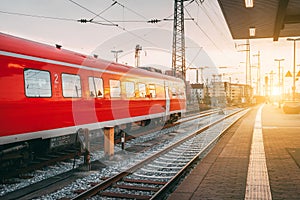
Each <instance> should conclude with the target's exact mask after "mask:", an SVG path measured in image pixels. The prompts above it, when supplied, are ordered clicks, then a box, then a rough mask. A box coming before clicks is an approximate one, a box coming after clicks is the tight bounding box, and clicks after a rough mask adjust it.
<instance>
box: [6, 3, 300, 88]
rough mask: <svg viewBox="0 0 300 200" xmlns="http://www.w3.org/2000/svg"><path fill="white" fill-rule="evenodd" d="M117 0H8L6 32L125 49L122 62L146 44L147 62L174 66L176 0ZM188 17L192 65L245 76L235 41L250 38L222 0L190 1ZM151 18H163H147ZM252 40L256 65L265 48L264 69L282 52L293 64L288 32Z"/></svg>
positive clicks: (89, 49) (94, 48)
mask: <svg viewBox="0 0 300 200" xmlns="http://www.w3.org/2000/svg"><path fill="white" fill-rule="evenodd" d="M114 2H115V1H112V0H26V1H24V0H2V1H1V4H0V32H2V33H6V34H11V35H14V36H18V37H23V38H26V39H30V40H34V41H37V42H42V43H46V44H50V45H54V44H61V45H62V46H63V48H65V49H69V50H73V51H76V52H80V53H84V54H97V55H98V56H99V57H100V58H102V59H106V60H114V59H115V58H114V55H113V53H111V51H112V50H122V51H123V52H122V53H120V54H119V62H120V63H123V64H128V65H132V66H134V64H135V60H134V48H135V46H136V45H140V46H142V50H141V54H140V55H141V60H140V63H141V65H144V66H157V67H161V68H163V69H170V68H171V65H172V37H173V32H172V31H173V21H172V19H173V9H174V8H173V7H174V2H173V0H163V1H162V0H151V1H148V0H118V1H117V2H116V3H114ZM185 18H186V20H185V42H186V60H187V64H186V66H187V68H188V69H190V68H199V67H205V68H204V70H203V73H204V74H203V76H204V78H206V77H212V75H213V74H223V75H224V77H223V79H224V80H226V79H228V78H229V76H230V77H231V80H232V81H233V82H240V83H243V82H245V75H244V73H245V58H246V56H245V52H239V51H238V49H236V47H235V46H236V44H237V45H238V44H244V43H245V40H233V39H232V37H231V34H230V31H229V29H228V27H227V25H226V22H225V20H224V17H223V15H222V12H221V10H220V8H219V5H218V3H217V0H206V1H204V3H203V4H199V5H198V4H197V3H195V2H192V3H190V2H189V1H187V2H185ZM191 18H193V20H192V19H191ZM79 19H87V20H90V19H93V20H92V22H93V23H80V22H78V21H77V20H79ZM151 19H160V20H162V21H161V22H159V23H147V21H148V20H151ZM163 19H169V20H163ZM250 46H251V47H250V52H251V65H253V66H256V65H257V57H255V56H253V55H255V54H257V53H258V51H260V54H261V60H260V62H261V67H262V75H265V74H267V73H270V72H271V71H272V70H273V71H274V72H275V73H277V72H278V62H275V61H274V59H278V58H283V59H285V60H284V61H283V62H281V65H282V66H284V68H285V72H286V71H287V70H290V69H292V66H293V44H292V43H291V42H288V41H286V38H280V39H279V41H278V42H273V40H272V39H251V40H250ZM299 46H300V44H299ZM297 49H299V48H297ZM298 52H299V51H298ZM297 55H300V54H299V53H297ZM297 63H299V62H297ZM220 67H221V68H220ZM299 68H300V67H299ZM199 76H200V75H199ZM254 78H255V77H254ZM187 79H189V80H190V81H191V82H195V80H196V77H195V70H193V69H191V70H188V71H187ZM200 79H201V77H199V80H200Z"/></svg>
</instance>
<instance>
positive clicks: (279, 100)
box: [275, 58, 284, 108]
mask: <svg viewBox="0 0 300 200" xmlns="http://www.w3.org/2000/svg"><path fill="white" fill-rule="evenodd" d="M275 61H277V62H278V90H279V91H280V92H282V88H281V87H282V84H281V80H280V79H281V75H280V62H281V61H284V59H283V58H281V59H275ZM282 96H283V94H280V95H279V99H278V107H279V108H280V103H281V99H282Z"/></svg>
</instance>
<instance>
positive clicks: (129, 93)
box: [122, 82, 134, 98]
mask: <svg viewBox="0 0 300 200" xmlns="http://www.w3.org/2000/svg"><path fill="white" fill-rule="evenodd" d="M122 84H123V85H124V89H125V94H126V97H127V98H131V97H134V82H122Z"/></svg>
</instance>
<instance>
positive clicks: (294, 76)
mask: <svg viewBox="0 0 300 200" xmlns="http://www.w3.org/2000/svg"><path fill="white" fill-rule="evenodd" d="M298 40H300V38H295V39H294V38H287V41H294V68H293V88H292V91H293V101H295V97H296V74H295V72H296V41H298Z"/></svg>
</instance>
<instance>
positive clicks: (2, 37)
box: [0, 33, 186, 159]
mask: <svg viewBox="0 0 300 200" xmlns="http://www.w3.org/2000/svg"><path fill="white" fill-rule="evenodd" d="M185 103H186V97H185V83H184V81H182V80H180V79H177V78H174V77H171V76H166V75H163V74H159V73H155V72H149V71H146V70H143V69H137V68H133V67H129V66H124V65H121V64H118V63H111V62H108V61H104V60H101V59H97V58H94V57H92V56H86V55H82V54H79V53H75V52H72V51H68V50H63V49H62V48H61V47H60V46H53V47H52V46H49V45H45V44H40V43H36V42H33V41H29V40H25V39H22V38H17V37H14V36H10V35H6V34H3V33H0V159H3V156H4V155H5V154H9V152H12V151H16V150H18V149H19V148H23V147H26V148H27V147H28V148H32V149H34V148H37V147H43V148H51V147H55V146H60V145H63V144H64V142H66V141H68V140H70V141H71V140H72V137H74V136H73V135H74V133H76V131H77V130H78V129H80V128H88V129H89V130H94V129H101V128H103V127H108V126H109V127H111V126H118V127H119V126H120V125H124V124H125V125H128V124H130V123H133V122H135V123H137V122H139V123H141V124H147V123H149V121H150V120H153V119H164V120H171V121H174V120H176V119H178V118H179V117H180V116H181V115H182V113H184V112H185V109H186V105H185ZM62 141H63V142H62Z"/></svg>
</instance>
